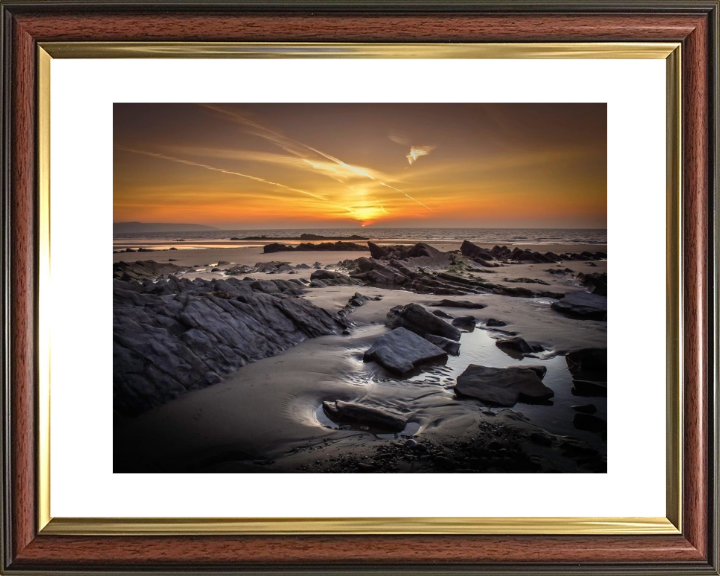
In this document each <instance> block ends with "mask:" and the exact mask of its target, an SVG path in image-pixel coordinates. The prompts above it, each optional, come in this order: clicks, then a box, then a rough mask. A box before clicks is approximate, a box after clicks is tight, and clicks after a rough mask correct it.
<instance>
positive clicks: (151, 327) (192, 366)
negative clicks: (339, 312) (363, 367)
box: [113, 276, 346, 416]
mask: <svg viewBox="0 0 720 576" xmlns="http://www.w3.org/2000/svg"><path fill="white" fill-rule="evenodd" d="M302 290H303V288H302V285H301V284H300V283H296V282H294V281H284V280H267V281H262V282H255V281H252V280H250V281H241V280H237V279H235V278H228V279H214V280H211V281H205V280H202V279H195V280H193V281H190V280H189V279H187V278H177V277H175V276H170V277H168V278H167V280H159V281H157V282H156V283H153V282H151V281H149V280H146V281H145V282H143V283H142V284H141V283H139V282H136V281H130V282H127V281H123V280H119V279H115V280H114V283H113V380H114V387H113V390H114V410H115V412H116V413H118V414H120V415H123V416H135V415H137V414H140V413H142V412H145V411H146V410H149V409H150V408H153V407H155V406H159V405H161V404H164V403H165V402H168V401H169V400H172V399H173V398H175V397H177V396H180V395H181V394H184V393H185V392H187V391H188V390H193V389H197V388H203V387H205V386H209V385H211V384H214V383H216V382H218V381H219V380H220V379H221V377H222V375H224V374H228V373H230V372H232V371H234V370H236V369H237V368H240V367H241V366H244V365H245V364H248V363H250V362H254V361H256V360H260V359H262V358H267V357H269V356H274V355H276V354H279V353H281V352H283V351H285V350H287V349H288V348H290V347H292V346H294V345H296V344H298V343H300V342H302V341H303V340H305V339H307V338H313V337H316V336H322V335H328V334H336V333H339V332H341V331H342V329H343V328H345V326H346V323H345V322H344V321H343V320H342V319H341V318H339V317H337V316H334V315H332V314H330V313H329V312H327V311H325V310H323V309H322V308H318V307H317V306H315V305H314V304H312V303H311V302H309V301H307V300H305V299H303V298H299V297H297V296H298V295H299V294H301V292H302Z"/></svg>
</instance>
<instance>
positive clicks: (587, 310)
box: [552, 290, 607, 320]
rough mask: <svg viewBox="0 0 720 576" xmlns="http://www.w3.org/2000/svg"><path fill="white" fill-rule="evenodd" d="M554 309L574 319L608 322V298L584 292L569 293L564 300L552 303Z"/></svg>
mask: <svg viewBox="0 0 720 576" xmlns="http://www.w3.org/2000/svg"><path fill="white" fill-rule="evenodd" d="M552 309H553V310H557V311H558V312H562V313H563V314H565V315H567V316H571V317H572V318H579V319H582V320H607V297H606V296H598V295H597V294H590V293H589V292H584V291H582V290H580V291H577V292H568V293H567V294H565V297H564V298H562V299H561V300H558V301H557V302H553V303H552Z"/></svg>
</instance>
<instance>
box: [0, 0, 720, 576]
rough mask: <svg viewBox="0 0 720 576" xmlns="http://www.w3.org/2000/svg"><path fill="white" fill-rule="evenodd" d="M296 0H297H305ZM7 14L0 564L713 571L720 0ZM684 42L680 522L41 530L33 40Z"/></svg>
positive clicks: (116, 4) (127, 3) (102, 568)
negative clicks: (564, 531) (551, 528)
mask: <svg viewBox="0 0 720 576" xmlns="http://www.w3.org/2000/svg"><path fill="white" fill-rule="evenodd" d="M300 1H302V0H300ZM0 11H1V16H2V35H3V38H2V44H1V50H2V54H1V55H0V60H1V61H2V69H1V73H2V85H1V86H0V91H1V92H2V101H1V104H2V116H1V124H2V155H1V156H0V162H1V164H0V165H1V167H2V172H1V175H2V178H1V180H0V185H1V187H2V225H1V230H2V235H1V236H0V247H1V250H0V258H1V260H0V273H1V274H2V277H1V280H2V283H1V286H2V309H1V313H0V314H1V315H2V326H3V332H2V336H1V337H0V340H1V341H2V385H3V387H2V390H3V394H2V397H1V401H2V405H1V408H2V415H3V424H2V455H3V458H2V486H3V493H2V508H3V509H2V520H3V522H2V526H1V529H2V557H1V558H0V572H3V573H6V574H14V573H23V574H25V573H37V572H42V573H59V572H61V571H63V572H81V571H82V572H86V571H87V572H108V571H116V570H117V571H124V572H146V571H174V572H179V571H195V572H200V571H204V572H211V571H216V572H249V573H261V572H262V573H264V572H314V573H318V572H323V573H326V572H332V573H344V572H348V571H352V572H373V573H383V572H384V573H387V572H390V573H401V572H434V573H440V572H442V573H447V572H473V573H475V572H483V573H500V572H503V573H506V572H508V571H515V572H523V573H524V572H539V573H550V572H552V573H558V572H563V573H596V572H603V573H631V572H643V573H650V572H653V573H655V572H658V573H671V574H680V573H698V574H718V567H719V565H720V564H719V560H718V549H719V545H718V532H719V531H718V509H717V504H718V491H717V483H718V475H717V446H718V442H717V413H716V407H717V398H716V384H717V360H718V358H717V353H716V350H717V348H716V345H717V342H716V337H717V334H716V330H717V295H718V293H717V287H718V286H717V281H716V262H717V257H718V251H717V231H718V224H717V213H716V208H717V147H716V145H717V104H718V98H717V78H718V2H717V1H706V0H688V1H682V0H669V1H667V2H652V1H651V2H643V1H637V0H633V1H620V2H614V1H612V0H605V1H602V2H595V1H589V2H584V3H581V2H576V1H575V0H571V1H570V2H552V3H544V4H542V5H537V4H534V3H528V2H525V0H515V1H512V2H510V1H504V2H498V3H482V2H476V1H469V2H459V3H452V2H451V3H439V2H438V3H419V2H418V3H415V2H407V3H402V2H380V3H374V2H366V1H365V0H359V1H358V2H353V3H344V2H340V3H335V2H325V3H322V4H309V3H308V4H299V3H297V2H295V3H291V1H288V0H286V1H282V0H281V1H279V2H271V3H267V2H248V1H246V0H237V1H229V2H200V1H191V2H182V1H180V0H167V1H162V0H159V1H153V0H151V1H149V2H144V1H137V0H115V1H105V2H100V1H97V0H87V1H82V0H71V1H55V0H45V1H44V2H37V1H34V2H26V1H14V0H7V1H4V2H2V5H1V6H0ZM67 41H233V42H270V41H272V42H297V41H304V42H312V41H325V42H531V41H532V42H578V41H587V42H590V41H592V42H601V41H629V42H632V41H645V42H648V41H657V42H680V43H682V71H683V77H682V123H683V135H682V154H683V162H682V164H683V182H682V184H683V192H682V199H683V200H682V201H683V207H682V209H683V213H684V215H685V219H684V222H683V230H682V236H683V246H684V262H683V268H684V272H683V274H684V276H683V279H682V282H683V291H684V302H683V309H684V319H685V324H684V326H683V332H684V337H685V341H684V358H683V374H682V377H683V382H684V390H685V397H684V416H683V417H684V426H685V435H684V445H683V463H684V471H683V502H682V509H683V524H682V525H683V532H682V534H681V535H655V536H653V535H647V536H540V535H538V536H484V535H483V536H340V535H338V536H51V535H47V534H38V530H37V510H36V486H37V460H36V445H37V442H36V435H37V425H36V413H35V406H36V394H37V389H36V384H37V379H36V377H37V372H36V371H37V348H36V337H37V282H36V278H37V264H38V263H37V242H38V237H37V224H38V221H37V186H36V178H37V174H36V154H37V132H36V119H37V99H36V79H37V71H36V56H37V46H38V42H67Z"/></svg>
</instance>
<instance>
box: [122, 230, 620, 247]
mask: <svg viewBox="0 0 720 576" xmlns="http://www.w3.org/2000/svg"><path fill="white" fill-rule="evenodd" d="M301 234H317V235H319V236H330V237H341V236H351V235H353V234H356V235H358V236H365V237H367V238H370V239H377V240H400V241H402V240H406V241H428V240H429V241H440V240H445V241H457V242H461V241H463V240H470V241H473V242H481V243H482V242H492V243H499V244H607V230H604V229H603V230H599V229H598V230H580V229H578V230H560V229H558V230H547V229H522V228H340V229H319V228H305V229H294V230H204V231H198V232H157V233H152V232H139V233H132V234H115V238H116V239H134V238H143V239H148V240H176V239H178V238H182V239H185V240H229V239H230V238H247V237H248V236H267V237H268V238H282V237H299V236H300V235H301Z"/></svg>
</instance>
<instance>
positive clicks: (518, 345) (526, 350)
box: [495, 336, 533, 354]
mask: <svg viewBox="0 0 720 576" xmlns="http://www.w3.org/2000/svg"><path fill="white" fill-rule="evenodd" d="M495 346H497V347H498V348H500V349H502V350H510V351H512V352H516V353H518V354H532V353H533V349H532V346H530V344H528V343H527V342H526V341H525V340H523V339H522V338H520V337H519V336H515V337H514V338H503V339H501V340H495Z"/></svg>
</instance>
